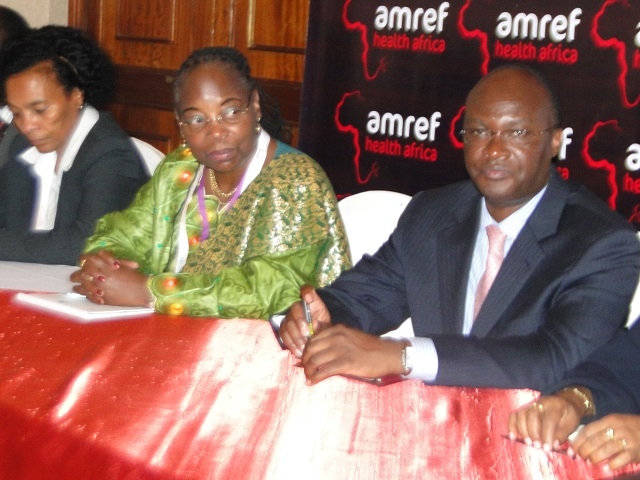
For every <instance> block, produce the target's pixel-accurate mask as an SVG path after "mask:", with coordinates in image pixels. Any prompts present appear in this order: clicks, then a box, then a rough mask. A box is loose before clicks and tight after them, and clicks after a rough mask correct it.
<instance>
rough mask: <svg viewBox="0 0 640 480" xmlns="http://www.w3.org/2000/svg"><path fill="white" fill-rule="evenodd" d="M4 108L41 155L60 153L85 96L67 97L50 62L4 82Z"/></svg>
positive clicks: (78, 93)
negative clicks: (5, 105) (9, 112)
mask: <svg viewBox="0 0 640 480" xmlns="http://www.w3.org/2000/svg"><path fill="white" fill-rule="evenodd" d="M6 93H7V105H8V106H9V108H10V109H11V112H13V121H14V123H15V125H16V127H17V128H18V129H19V130H20V131H21V132H22V133H23V134H24V135H25V136H26V137H27V138H28V139H29V141H30V142H31V144H32V145H33V146H34V147H36V148H37V149H38V151H39V152H41V153H48V152H53V151H54V150H55V151H57V152H58V154H60V153H62V151H63V150H64V148H65V146H66V142H67V140H68V138H69V136H70V135H71V132H72V131H73V129H74V127H75V125H76V121H77V120H78V116H79V114H80V108H82V103H83V101H84V98H83V97H84V96H83V94H82V92H81V91H80V90H79V89H77V88H76V89H74V90H73V91H72V92H71V93H67V92H66V91H65V89H64V87H63V86H62V85H60V83H59V82H58V79H57V77H56V74H55V72H54V70H53V66H52V65H51V64H50V63H49V62H43V63H39V64H37V65H34V66H33V67H31V68H29V69H28V70H25V71H23V72H20V73H17V74H15V75H11V76H10V77H9V78H8V79H7V82H6Z"/></svg>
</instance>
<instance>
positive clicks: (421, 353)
mask: <svg viewBox="0 0 640 480" xmlns="http://www.w3.org/2000/svg"><path fill="white" fill-rule="evenodd" d="M407 340H408V341H409V342H411V345H412V346H413V348H414V351H413V354H414V355H413V370H412V371H411V373H410V374H409V375H407V378H417V379H420V380H422V381H424V382H433V381H434V380H435V379H436V376H437V375H438V353H437V352H436V346H435V344H434V343H433V340H431V339H430V338H424V337H412V338H407Z"/></svg>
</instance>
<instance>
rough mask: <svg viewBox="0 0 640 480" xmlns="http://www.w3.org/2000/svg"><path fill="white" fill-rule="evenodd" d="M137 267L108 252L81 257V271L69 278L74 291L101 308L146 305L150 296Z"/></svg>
mask: <svg viewBox="0 0 640 480" xmlns="http://www.w3.org/2000/svg"><path fill="white" fill-rule="evenodd" d="M138 267H139V265H138V264H137V263H136V262H133V261H131V260H123V259H118V258H116V257H115V256H114V255H113V254H111V252H109V251H107V250H102V251H100V252H98V253H93V254H85V255H81V256H80V270H76V271H75V272H73V273H72V274H71V277H70V279H71V281H72V282H74V283H76V284H77V285H74V287H73V291H74V292H76V293H79V294H80V295H84V296H85V297H87V299H88V300H90V301H92V302H93V303H97V304H100V305H122V306H129V307H138V306H148V305H150V303H151V302H152V300H153V297H152V296H151V293H150V292H149V288H148V287H147V277H146V276H145V275H143V274H142V273H140V272H139V271H138Z"/></svg>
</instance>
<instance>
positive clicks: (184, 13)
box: [69, 0, 309, 153]
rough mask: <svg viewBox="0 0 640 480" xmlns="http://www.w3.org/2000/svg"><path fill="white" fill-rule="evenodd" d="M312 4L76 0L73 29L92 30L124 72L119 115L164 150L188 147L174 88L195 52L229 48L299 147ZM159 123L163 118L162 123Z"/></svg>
mask: <svg viewBox="0 0 640 480" xmlns="http://www.w3.org/2000/svg"><path fill="white" fill-rule="evenodd" d="M308 15H309V5H308V0H69V25H71V26H75V27H78V28H81V29H83V30H85V31H87V32H89V33H90V34H91V35H92V36H94V37H95V38H96V40H98V42H99V43H100V45H101V46H102V47H103V48H104V49H105V50H106V51H107V52H108V53H109V54H110V55H111V58H112V59H113V60H114V62H115V63H116V66H117V74H118V85H117V95H116V99H115V102H114V104H113V106H112V107H111V111H112V112H113V113H114V114H115V116H116V118H117V120H118V121H119V122H120V124H121V125H122V126H123V127H124V128H125V130H127V131H128V132H129V133H130V134H131V135H133V136H137V137H139V138H141V139H143V140H145V141H147V142H149V143H151V144H152V145H154V146H156V148H158V149H160V150H162V151H163V152H165V153H166V152H169V151H170V150H171V149H173V148H175V147H176V146H177V145H178V144H179V143H180V135H179V132H178V129H177V127H176V125H175V121H174V117H173V105H172V103H173V102H172V93H171V82H172V80H173V77H174V75H175V71H176V70H177V69H178V67H179V66H180V64H181V63H182V61H183V60H184V59H185V58H186V57H187V56H188V55H189V54H190V53H191V52H192V51H193V50H195V49H197V48H200V47H204V46H207V45H229V46H233V47H235V48H237V49H238V50H240V51H241V52H242V53H244V54H245V55H246V56H247V58H248V59H249V62H250V64H251V70H252V74H253V76H254V77H256V78H257V79H258V81H260V83H261V84H262V86H263V88H264V89H265V91H266V92H268V93H269V94H271V95H272V96H273V97H274V98H275V99H276V100H277V101H278V102H279V104H280V107H281V109H282V111H283V114H284V116H285V119H286V120H287V121H288V123H289V125H290V126H291V129H292V132H293V141H292V144H293V145H296V144H297V138H298V122H299V112H300V96H301V90H302V78H303V67H304V49H305V44H306V30H307V21H308ZM156 117H157V118H156Z"/></svg>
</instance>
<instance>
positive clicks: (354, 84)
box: [299, 0, 640, 226]
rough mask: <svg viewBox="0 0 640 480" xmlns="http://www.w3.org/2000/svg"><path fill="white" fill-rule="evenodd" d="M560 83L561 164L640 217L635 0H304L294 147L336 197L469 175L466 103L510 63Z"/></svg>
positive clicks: (639, 24)
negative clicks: (305, 26) (321, 171)
mask: <svg viewBox="0 0 640 480" xmlns="http://www.w3.org/2000/svg"><path fill="white" fill-rule="evenodd" d="M514 61H517V62H523V63H526V64H529V65H531V66H533V67H536V68H538V69H539V70H541V71H542V72H543V73H544V74H545V75H547V76H548V77H549V79H550V80H551V82H552V83H553V84H554V86H555V87H556V89H557V93H558V97H559V100H560V107H561V117H562V126H563V128H564V141H563V147H562V151H561V152H560V155H559V158H558V159H557V161H556V167H557V169H558V170H559V171H560V173H561V174H562V175H563V176H564V177H565V178H573V179H576V180H579V181H581V182H583V183H585V184H586V185H588V186H589V187H590V188H591V189H592V190H594V191H595V192H596V193H597V194H598V195H599V196H600V197H601V198H603V200H605V201H606V202H607V203H608V204H609V205H610V206H611V208H613V209H617V210H618V211H620V212H621V213H622V214H623V215H624V216H625V217H627V218H628V219H629V220H630V221H632V222H635V223H636V224H637V225H639V226H640V172H639V170H640V144H639V142H640V138H639V137H640V135H639V131H640V128H639V126H640V2H637V1H631V0H600V1H593V0H591V1H588V2H584V1H582V2H578V1H575V2H571V1H569V2H558V1H557V0H553V1H542V0H538V1H529V2H515V3H514V2H512V1H507V0H466V1H450V2H437V1H435V2H434V1H426V2H425V1H421V2H418V1H414V0H406V1H405V2H403V3H401V4H398V3H387V2H380V3H375V2H371V1H370V0H366V1H365V0H311V8H310V18H309V32H308V40H307V54H306V62H307V63H306V65H305V78H304V86H303V99H302V105H303V109H302V112H301V125H300V142H299V146H300V148H301V149H302V150H303V151H305V152H307V153H308V154H310V155H311V156H312V157H313V158H315V159H316V160H317V161H318V162H319V163H320V164H321V165H322V166H323V167H324V168H325V170H326V171H327V173H328V175H329V177H330V179H331V181H332V182H333V184H334V187H335V189H336V193H337V194H338V195H339V196H344V195H349V194H353V193H357V192H360V191H364V190H372V189H385V190H396V191H399V192H404V193H408V194H414V193H415V192H417V191H419V190H423V189H426V188H431V187H437V186H441V185H444V184H447V183H451V182H454V181H457V180H461V179H463V178H466V171H465V168H464V163H463V156H462V144H461V143H460V141H459V140H458V138H457V135H456V133H457V132H458V131H459V130H460V128H461V117H462V114H463V110H464V101H465V97H466V95H467V93H468V92H469V90H470V89H471V87H472V86H473V85H474V84H475V83H476V82H477V80H478V79H479V78H481V77H482V75H484V74H486V73H487V72H488V71H489V70H491V69H492V68H494V67H496V66H498V65H501V64H503V63H506V62H514Z"/></svg>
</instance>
